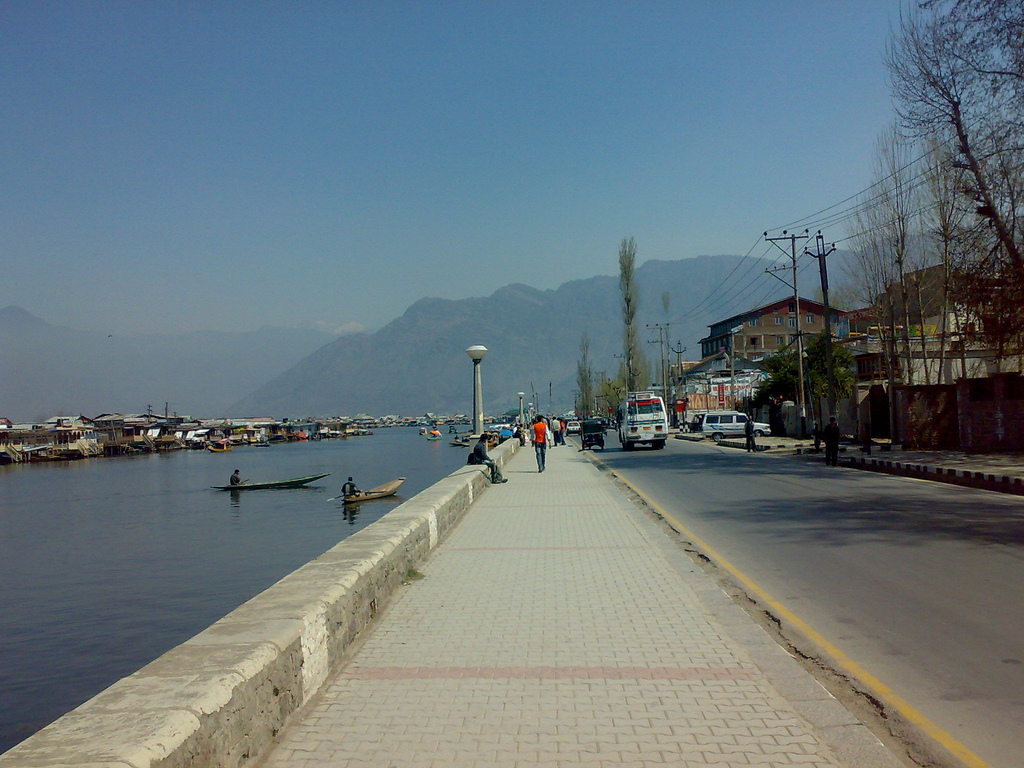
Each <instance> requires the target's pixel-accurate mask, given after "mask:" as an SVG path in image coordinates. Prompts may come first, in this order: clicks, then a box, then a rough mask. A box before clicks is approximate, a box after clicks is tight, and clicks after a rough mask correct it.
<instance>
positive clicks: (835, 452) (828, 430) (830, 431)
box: [821, 416, 839, 467]
mask: <svg viewBox="0 0 1024 768" xmlns="http://www.w3.org/2000/svg"><path fill="white" fill-rule="evenodd" d="M821 438H822V440H823V441H824V442H825V465H826V466H830V467H838V466H839V422H838V421H836V417H835V416H829V418H828V424H826V425H825V428H824V429H823V430H821Z"/></svg>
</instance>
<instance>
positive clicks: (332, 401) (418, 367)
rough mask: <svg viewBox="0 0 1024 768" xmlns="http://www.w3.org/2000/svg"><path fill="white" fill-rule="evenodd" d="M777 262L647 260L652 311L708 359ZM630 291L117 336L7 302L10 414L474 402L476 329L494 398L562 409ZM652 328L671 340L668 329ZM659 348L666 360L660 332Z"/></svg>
mask: <svg viewBox="0 0 1024 768" xmlns="http://www.w3.org/2000/svg"><path fill="white" fill-rule="evenodd" d="M772 263H773V262H768V261H767V260H761V259H753V258H745V257H740V256H699V257H696V258H691V259H682V260H677V261H648V262H646V263H644V264H643V265H641V266H640V267H638V268H637V270H636V281H637V285H638V288H639V293H640V301H639V313H638V324H639V326H640V328H641V329H644V327H645V326H647V325H655V324H661V325H663V326H664V325H666V324H668V325H669V329H668V334H669V335H668V341H669V342H670V343H671V344H672V346H673V347H674V348H675V349H681V348H683V347H685V351H683V352H682V359H684V360H686V359H690V360H693V359H699V358H700V348H699V345H698V340H699V339H700V338H701V337H703V336H705V335H706V334H707V332H708V327H707V326H708V324H709V323H712V322H715V321H718V320H721V319H722V318H725V317H728V316H730V315H732V314H737V313H739V312H742V311H745V310H747V309H751V308H752V307H753V306H755V305H759V304H761V303H766V302H767V301H768V300H771V299H776V298H780V297H782V296H785V295H786V292H787V289H786V287H785V286H784V285H782V284H781V283H780V284H779V286H778V291H776V292H775V293H772V294H771V295H764V294H763V291H764V287H763V283H762V284H760V287H759V288H758V290H757V291H753V292H751V291H750V290H746V291H745V290H744V285H745V284H748V285H749V284H750V283H751V282H753V281H754V279H755V278H756V275H757V274H758V273H762V272H763V270H764V269H765V267H767V266H770V265H771V264H772ZM751 276H753V277H751ZM815 282H816V281H815ZM723 286H731V287H726V288H723ZM758 292H761V295H757V294H758ZM802 293H804V294H805V295H808V296H812V297H813V295H814V292H813V290H808V291H802ZM666 297H667V302H668V306H667V309H666V306H665V300H666ZM620 304H621V297H620V292H619V279H618V276H609V275H599V276H596V277H591V278H587V279H583V280H574V281H571V282H567V283H564V284H563V285H561V286H559V287H558V288H557V289H552V290H539V289H537V288H532V287H530V286H528V285H524V284H518V283H517V284H513V285H507V286H505V287H503V288H501V289H499V290H498V291H496V292H495V293H493V294H491V295H490V296H487V297H481V298H466V299H458V300H449V299H437V298H424V299H420V300H419V301H417V302H416V303H414V304H413V305H412V306H410V307H409V308H408V309H407V310H406V311H405V313H404V314H402V315H401V317H398V318H396V319H395V320H393V321H392V322H390V323H389V324H387V325H386V326H384V327H383V328H381V329H380V330H378V331H376V332H372V333H367V332H364V333H356V334H351V335H347V336H341V337H333V336H331V335H330V334H327V333H324V332H322V331H318V330H309V329H305V330H298V329H285V328H270V327H266V328H261V329H259V330H257V331H251V332H247V333H227V332H215V331H205V332H194V333H188V334H180V335H174V334H158V335H130V336H123V337H122V336H106V335H103V334H97V333H90V332H86V331H77V330H73V329H70V328H64V327H61V326H54V325H50V324H48V323H46V322H45V321H43V320H41V319H39V318H37V317H35V316H33V315H32V314H30V313H29V312H27V311H26V310H24V309H21V308H19V307H7V308H5V309H0V362H2V373H0V416H7V417H8V418H11V419H12V420H13V421H24V420H30V419H36V420H38V419H42V418H46V417H48V416H53V415H57V414H68V413H84V414H86V415H97V414H99V413H102V412H115V411H120V412H144V411H146V410H147V408H150V407H151V408H152V409H153V410H154V411H155V412H160V413H162V412H163V410H164V404H165V403H168V406H167V408H168V409H169V410H170V411H174V412H177V413H182V414H190V415H194V416H236V417H242V416H271V417H275V418H282V417H290V418H294V417H304V416H311V415H325V416H326V415H349V416H351V415H356V414H359V413H367V414H372V415H375V416H380V415H385V414H402V415H417V414H423V413H428V412H433V413H469V412H470V411H471V410H472V397H473V393H472V388H473V381H472V362H471V361H470V359H469V357H468V356H467V355H466V354H465V349H466V348H467V347H469V346H471V345H474V344H482V345H484V346H485V347H487V349H488V352H487V355H486V356H485V358H484V360H483V362H482V363H481V365H482V368H481V371H482V377H483V394H484V406H485V410H486V411H487V412H488V413H496V412H501V411H505V410H508V409H512V408H517V407H518V404H519V398H518V395H517V393H518V392H524V393H525V397H524V399H525V400H526V401H528V402H535V403H536V404H537V405H538V407H539V408H540V409H542V410H552V409H553V410H556V411H563V410H566V409H568V408H569V407H571V405H572V402H573V390H574V389H576V365H577V361H578V359H579V356H580V352H579V348H580V340H581V338H582V337H583V336H584V335H586V336H587V337H588V338H589V339H590V356H591V360H592V363H593V367H594V370H595V372H596V373H597V374H598V375H600V373H601V372H602V371H604V372H607V374H608V375H609V376H613V375H615V373H616V371H617V368H618V363H619V361H618V360H617V359H615V355H617V354H621V351H622V335H623V334H622V312H621V308H620ZM641 337H642V338H643V339H645V340H651V341H656V340H657V339H658V332H657V331H656V330H654V329H647V330H645V332H644V333H642V334H641ZM647 352H648V358H649V359H650V360H651V361H652V362H653V361H655V360H656V359H657V358H658V354H659V353H658V345H657V344H656V343H654V344H651V345H650V346H648V347H647ZM673 358H674V355H673Z"/></svg>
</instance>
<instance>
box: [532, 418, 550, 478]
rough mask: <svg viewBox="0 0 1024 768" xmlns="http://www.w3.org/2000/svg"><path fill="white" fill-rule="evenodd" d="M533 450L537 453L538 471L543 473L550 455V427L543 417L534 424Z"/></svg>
mask: <svg viewBox="0 0 1024 768" xmlns="http://www.w3.org/2000/svg"><path fill="white" fill-rule="evenodd" d="M533 449H534V450H535V451H536V452H537V471H538V472H543V471H544V463H545V460H546V459H547V453H548V425H547V424H545V423H544V417H543V416H538V417H537V420H536V421H535V422H534V423H533Z"/></svg>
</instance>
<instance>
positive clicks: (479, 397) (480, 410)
mask: <svg viewBox="0 0 1024 768" xmlns="http://www.w3.org/2000/svg"><path fill="white" fill-rule="evenodd" d="M466 354H467V355H469V356H470V358H471V359H472V360H473V434H474V435H481V434H483V431H484V393H483V387H482V386H481V383H480V361H481V360H483V359H484V355H486V354H487V347H485V346H482V345H480V344H474V345H473V346H472V347H470V348H469V349H467V350H466Z"/></svg>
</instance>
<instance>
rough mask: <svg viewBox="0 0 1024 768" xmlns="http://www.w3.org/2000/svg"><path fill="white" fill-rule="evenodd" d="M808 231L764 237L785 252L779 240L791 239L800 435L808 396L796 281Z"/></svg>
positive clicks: (804, 432)
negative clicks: (798, 244) (801, 246)
mask: <svg viewBox="0 0 1024 768" xmlns="http://www.w3.org/2000/svg"><path fill="white" fill-rule="evenodd" d="M808 232H809V230H806V229H805V230H804V231H803V234H799V235H791V234H789V233H788V232H787V231H786V230H782V235H781V236H780V237H768V233H767V232H765V233H764V239H765V240H766V241H767V242H769V243H772V244H773V245H774V246H775V247H776V248H778V249H779V250H780V251H782V252H783V253H786V249H785V248H783V247H782V246H781V245H779V242H780V241H782V240H789V249H790V252H789V253H787V254H786V255H787V256H789V257H790V259H791V260H792V263H793V309H794V313H795V315H796V321H795V322H796V355H797V361H796V362H797V365H796V369H797V374H798V377H797V378H798V381H799V388H800V392H799V396H800V437H806V436H807V396H806V394H805V392H806V389H805V385H804V335H803V333H802V332H801V331H800V290H799V288H798V287H797V282H796V241H797V240H799V239H801V238H802V239H803V240H804V241H805V242H806V241H807V240H808V239H809V237H810V235H809V234H808ZM766 271H771V270H766Z"/></svg>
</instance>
